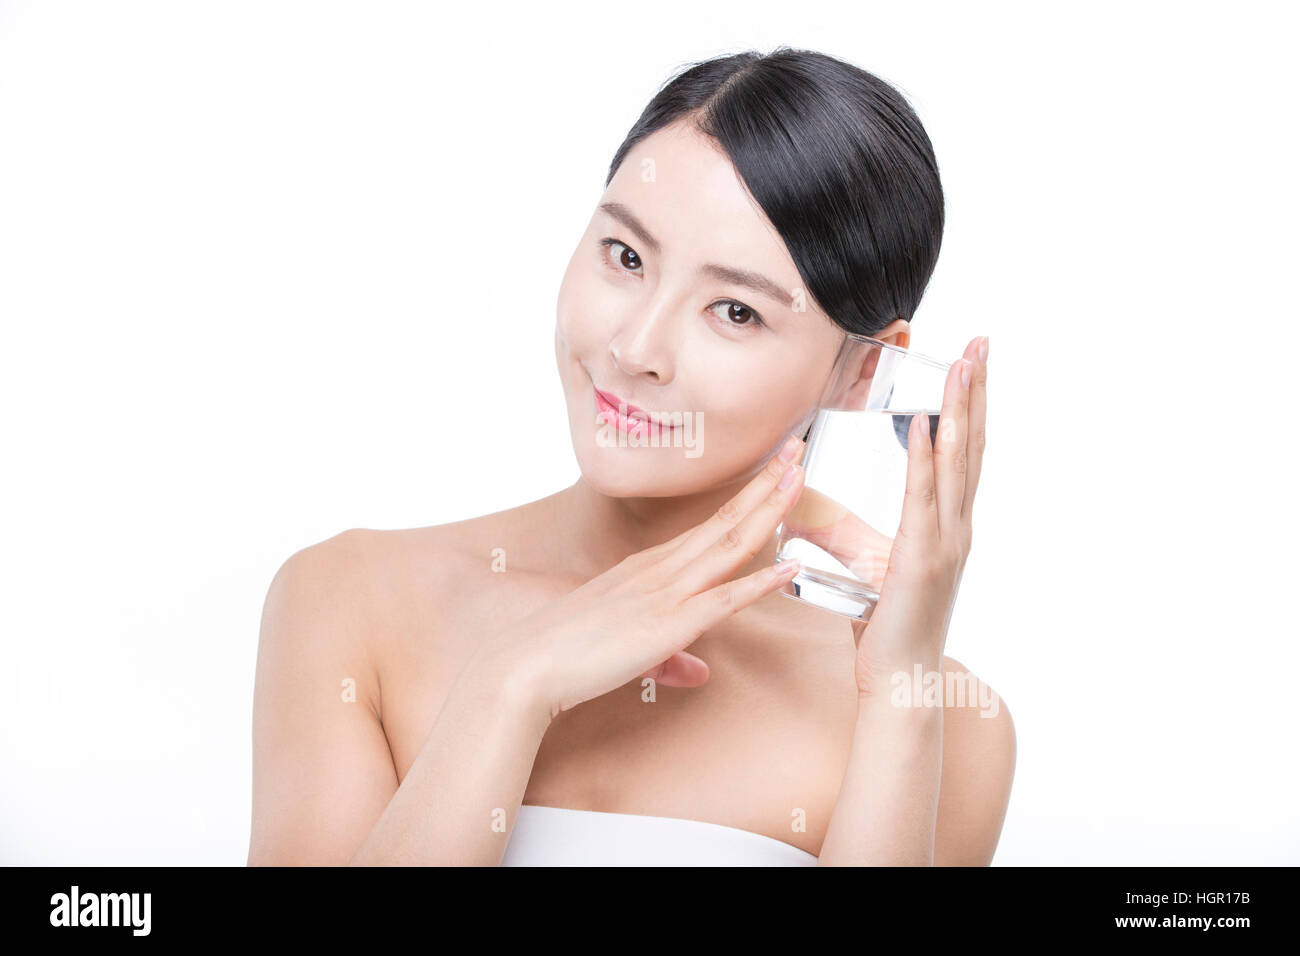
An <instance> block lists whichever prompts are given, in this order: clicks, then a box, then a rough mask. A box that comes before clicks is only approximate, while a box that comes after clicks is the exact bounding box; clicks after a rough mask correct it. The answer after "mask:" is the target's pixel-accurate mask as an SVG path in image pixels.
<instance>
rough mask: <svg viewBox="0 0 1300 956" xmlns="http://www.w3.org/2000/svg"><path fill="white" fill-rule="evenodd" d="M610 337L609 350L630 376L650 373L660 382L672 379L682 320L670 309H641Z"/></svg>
mask: <svg viewBox="0 0 1300 956" xmlns="http://www.w3.org/2000/svg"><path fill="white" fill-rule="evenodd" d="M638 313H639V314H638V315H637V316H636V317H633V318H630V319H628V320H627V321H625V322H623V323H622V324H621V325H620V326H619V328H618V331H617V332H615V334H614V336H613V337H612V338H611V339H610V340H609V354H610V357H611V358H612V359H613V360H614V364H615V365H616V366H618V368H619V370H620V371H622V372H623V373H624V374H626V375H627V376H629V377H643V376H648V377H649V378H651V379H653V380H654V382H655V383H656V384H658V385H664V384H667V383H668V382H670V381H672V378H673V369H674V366H675V364H676V351H677V331H678V323H677V322H676V321H674V319H673V317H672V315H670V314H669V313H668V312H667V311H665V310H663V309H660V308H654V309H651V310H650V311H648V312H647V311H640V310H638Z"/></svg>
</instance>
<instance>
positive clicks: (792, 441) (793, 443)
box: [780, 435, 800, 461]
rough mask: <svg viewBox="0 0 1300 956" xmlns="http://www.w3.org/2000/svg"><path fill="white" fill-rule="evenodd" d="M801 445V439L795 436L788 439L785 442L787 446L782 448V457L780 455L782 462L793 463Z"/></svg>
mask: <svg viewBox="0 0 1300 956" xmlns="http://www.w3.org/2000/svg"><path fill="white" fill-rule="evenodd" d="M799 444H800V442H799V439H798V438H797V437H795V436H794V435H791V436H790V437H789V438H787V439H786V440H785V444H784V445H782V446H781V455H780V458H781V460H782V461H793V460H794V455H795V452H797V451H798V450H799Z"/></svg>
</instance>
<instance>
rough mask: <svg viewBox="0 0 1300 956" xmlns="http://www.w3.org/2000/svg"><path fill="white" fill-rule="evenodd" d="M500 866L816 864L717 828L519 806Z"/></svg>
mask: <svg viewBox="0 0 1300 956" xmlns="http://www.w3.org/2000/svg"><path fill="white" fill-rule="evenodd" d="M501 865H502V866H816V865H817V857H815V856H813V855H812V854H811V853H807V852H805V851H803V850H801V849H799V848H798V847H796V846H793V845H791V844H789V843H785V842H783V841H781V840H775V839H773V838H772V837H769V836H764V835H762V834H761V833H752V832H751V831H749V830H741V829H738V828H736V827H728V826H723V825H722V824H719V823H703V822H701V821H699V820H683V819H679V818H677V817H650V816H642V815H641V814H633V813H604V812H602V811H598V810H570V809H568V808H567V807H538V806H532V805H530V804H524V805H523V806H521V807H520V808H519V816H518V817H517V818H516V819H515V826H514V830H513V831H511V833H510V842H509V843H508V844H507V845H506V852H505V856H504V857H503V858H502V860H501Z"/></svg>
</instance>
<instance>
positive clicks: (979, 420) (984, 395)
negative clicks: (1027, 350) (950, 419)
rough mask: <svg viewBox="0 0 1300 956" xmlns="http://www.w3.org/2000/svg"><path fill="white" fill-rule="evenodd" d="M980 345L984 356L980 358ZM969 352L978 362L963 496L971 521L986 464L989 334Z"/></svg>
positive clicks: (964, 509) (972, 388)
mask: <svg viewBox="0 0 1300 956" xmlns="http://www.w3.org/2000/svg"><path fill="white" fill-rule="evenodd" d="M981 349H982V350H983V351H984V358H983V359H981V358H980V351H981ZM966 352H967V356H968V357H969V358H971V359H972V360H973V361H974V362H975V370H974V371H973V372H972V373H971V382H970V436H969V438H968V439H967V450H966V495H965V497H964V498H963V500H962V508H961V514H962V518H963V519H964V520H966V521H969V520H970V518H971V513H972V512H973V511H974V508H975V489H976V488H978V487H979V483H980V468H981V466H982V465H983V464H984V423H985V420H986V417H987V408H988V378H989V367H988V336H987V335H985V336H982V337H981V338H978V339H976V340H975V341H974V342H972V343H971V345H970V346H969V347H967V349H966Z"/></svg>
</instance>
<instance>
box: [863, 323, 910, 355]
mask: <svg viewBox="0 0 1300 956" xmlns="http://www.w3.org/2000/svg"><path fill="white" fill-rule="evenodd" d="M872 338H873V339H877V340H878V341H881V342H885V343H887V344H889V345H894V346H897V347H898V348H900V349H905V348H907V347H908V345H909V344H910V343H911V341H912V323H910V322H908V321H907V319H904V318H902V317H901V316H900V317H899V318H896V319H894V321H892V322H890V323H889V324H888V325H887V326H885V327H884V328H883V329H881V330H880V332H879V334H877V335H873V336H872Z"/></svg>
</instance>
